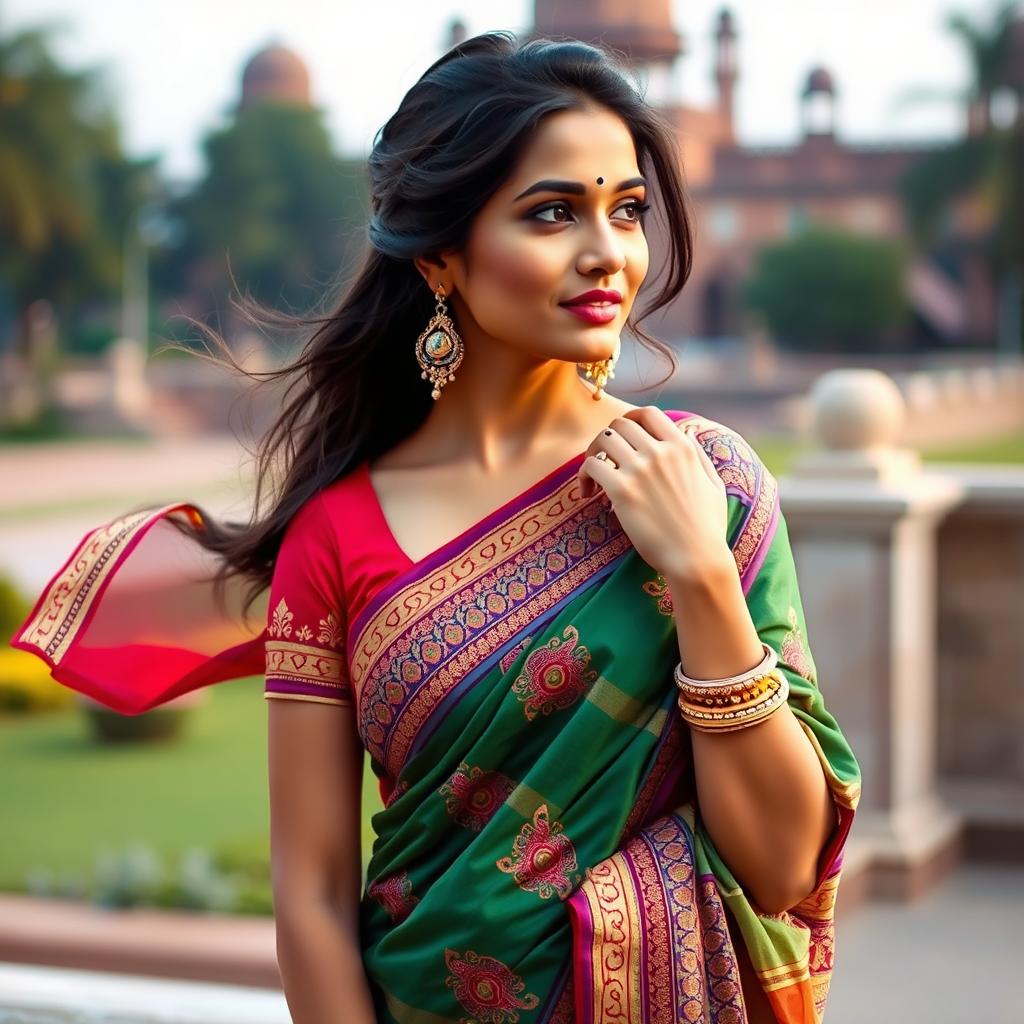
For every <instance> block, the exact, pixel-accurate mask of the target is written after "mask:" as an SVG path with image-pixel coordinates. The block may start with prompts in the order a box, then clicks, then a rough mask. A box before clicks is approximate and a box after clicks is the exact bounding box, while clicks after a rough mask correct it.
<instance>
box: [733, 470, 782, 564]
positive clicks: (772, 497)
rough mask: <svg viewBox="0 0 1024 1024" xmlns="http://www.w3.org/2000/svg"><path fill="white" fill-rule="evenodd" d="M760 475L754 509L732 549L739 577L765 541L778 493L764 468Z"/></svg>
mask: <svg viewBox="0 0 1024 1024" xmlns="http://www.w3.org/2000/svg"><path fill="white" fill-rule="evenodd" d="M761 474H762V476H761V486H760V487H759V488H758V491H757V499H756V500H755V502H754V507H753V508H752V509H751V510H750V514H749V515H748V516H747V521H746V522H745V523H744V524H743V529H742V531H741V532H740V535H739V537H738V538H737V539H736V544H735V546H734V547H733V557H734V558H735V559H736V568H737V569H739V571H740V575H741V576H742V575H743V573H745V572H746V571H747V568H748V567H749V566H750V564H751V562H753V560H754V556H755V555H756V554H757V552H758V550H759V549H760V547H761V544H762V542H763V541H764V539H765V531H766V530H767V529H768V525H769V523H771V521H772V515H773V513H774V511H775V504H776V500H777V498H778V493H779V485H778V483H777V482H776V480H775V477H773V476H772V475H771V473H769V472H768V470H767V469H765V468H764V467H762V469H761Z"/></svg>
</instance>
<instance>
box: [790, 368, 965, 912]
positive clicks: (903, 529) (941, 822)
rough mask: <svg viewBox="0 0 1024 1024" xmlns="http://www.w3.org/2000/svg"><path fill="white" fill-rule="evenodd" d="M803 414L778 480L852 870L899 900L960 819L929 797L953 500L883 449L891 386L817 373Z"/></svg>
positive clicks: (952, 485) (945, 483)
mask: <svg viewBox="0 0 1024 1024" xmlns="http://www.w3.org/2000/svg"><path fill="white" fill-rule="evenodd" d="M810 404H811V410H812V422H813V430H814V432H815V434H816V436H817V440H818V441H819V442H820V445H821V447H820V448H818V449H817V450H815V451H812V452H810V453H808V454H806V455H804V456H803V457H802V458H799V459H798V460H797V461H796V463H795V465H794V469H793V472H792V474H791V475H790V476H788V477H786V478H784V479H782V480H781V481H780V493H781V500H782V507H783V511H784V513H785V515H786V519H787V522H788V524H789V530H790V535H791V538H792V544H793V552H794V558H795V560H796V564H797V571H798V574H799V578H800V587H801V595H802V598H803V603H804V608H805V613H806V616H807V623H808V625H807V631H808V637H809V640H810V643H811V647H812V650H813V652H814V658H815V661H816V663H817V665H818V669H819V675H820V680H821V686H822V691H823V693H824V695H825V699H826V702H827V703H828V705H829V708H830V709H831V710H832V711H833V713H834V714H835V716H836V718H837V720H838V721H839V723H840V725H841V727H842V728H843V731H844V732H845V734H846V735H847V737H848V738H849V740H850V743H851V745H852V746H853V749H854V752H855V754H856V755H857V759H858V761H859V762H860V765H861V770H862V777H863V788H862V793H861V799H860V804H859V806H858V809H857V817H856V818H855V820H854V825H853V829H852V831H851V835H850V846H849V856H848V857H847V858H846V861H847V863H849V865H850V867H851V869H853V870H854V871H856V870H857V868H861V867H862V868H863V869H864V870H865V872H866V877H865V882H866V888H867V891H868V892H869V893H870V894H872V895H876V896H882V897H892V898H902V899H909V898H913V897H914V896H916V895H917V894H919V893H921V892H923V891H925V890H926V889H927V888H929V887H930V886H931V885H932V884H933V883H934V882H935V881H937V880H938V879H939V878H941V877H942V876H943V875H944V874H945V872H946V871H947V870H948V869H949V868H951V867H952V866H953V865H954V864H955V863H956V860H957V859H958V856H959V852H960V835H961V822H960V819H959V816H958V815H956V814H954V813H953V812H952V811H951V810H950V809H949V808H947V807H946V806H944V804H943V803H942V801H941V799H940V798H939V795H938V789H937V778H936V775H937V751H936V736H937V733H936V720H937V700H936V664H935V652H936V591H935V564H936V551H935V542H936V530H937V526H938V523H939V522H940V521H941V519H942V518H943V517H944V516H945V515H946V513H947V512H948V511H949V510H950V509H952V508H953V507H955V506H956V505H957V504H958V503H959V502H960V500H961V498H962V495H963V486H962V485H961V484H959V483H958V482H956V481H955V480H952V479H948V478H945V477H941V476H939V475H933V474H929V473H927V472H925V471H924V470H922V468H921V464H920V460H919V458H918V456H917V453H916V452H914V451H911V450H909V449H905V448H899V447H897V445H896V439H897V438H898V437H899V435H900V431H901V430H902V427H903V420H904V415H905V412H904V404H903V398H902V396H901V394H900V391H899V389H898V388H897V386H896V384H895V382H894V381H893V380H892V379H891V378H890V377H887V376H886V375H885V374H883V373H880V372H878V371H875V370H859V369H845V370H834V371H831V372H829V373H826V374H825V375H823V376H822V377H821V378H819V379H818V381H817V382H816V383H815V385H814V387H813V389H812V392H811V396H810Z"/></svg>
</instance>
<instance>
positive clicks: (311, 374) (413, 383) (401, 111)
mask: <svg viewBox="0 0 1024 1024" xmlns="http://www.w3.org/2000/svg"><path fill="white" fill-rule="evenodd" d="M593 106H600V107H603V108H606V109H608V110H609V111H611V112H613V113H615V114H618V115H619V117H621V118H622V120H623V121H624V122H625V124H626V125H627V126H628V128H629V131H630V133H631V135H632V138H633V142H634V145H635V147H636V151H637V160H638V164H639V167H640V170H641V173H643V174H645V175H647V176H648V178H649V180H652V179H653V181H654V183H655V184H656V190H655V195H654V197H653V199H654V200H655V203H654V205H655V208H656V209H658V212H659V214H660V216H661V217H663V218H664V233H665V239H666V241H667V257H666V260H665V265H664V267H663V268H662V269H663V270H664V271H665V274H664V280H663V282H662V283H661V286H660V288H658V289H657V291H656V292H655V294H653V295H652V296H651V297H650V299H649V301H648V302H647V304H646V306H645V308H644V309H643V310H642V311H641V312H640V313H639V314H637V313H636V312H635V307H634V312H633V313H632V314H631V317H630V320H629V321H627V327H628V329H629V330H630V331H631V333H632V334H633V335H634V336H635V337H636V338H637V339H638V340H639V341H641V342H642V343H643V344H645V345H647V346H648V347H650V348H652V349H653V350H655V351H657V352H660V353H661V354H662V355H664V356H666V357H667V358H668V360H669V363H670V366H671V369H670V371H669V373H671V372H672V370H674V368H675V360H674V356H673V354H672V351H671V349H670V348H669V347H668V346H667V345H665V344H664V343H663V342H661V341H658V340H657V339H655V338H652V337H651V336H649V335H648V334H646V333H645V332H644V331H643V330H642V329H641V328H640V327H639V325H638V322H639V321H640V320H641V319H643V318H644V317H646V316H648V315H650V313H652V312H654V311H655V310H658V309H661V308H662V307H664V306H666V305H668V303H670V302H671V301H672V300H673V299H674V298H675V297H676V296H677V295H678V294H679V292H680V291H682V288H683V285H684V284H685V282H686V280H687V278H688V277H689V274H690V268H691V262H692V248H693V242H692V232H691V217H690V214H689V210H688V201H687V197H686V194H685V191H684V188H683V177H682V172H681V168H680V158H679V153H678V150H677V146H676V139H675V135H674V133H673V130H672V129H671V127H670V126H669V125H668V124H667V122H666V121H665V120H664V119H663V118H662V117H661V116H660V115H659V114H658V113H657V112H656V111H655V110H654V109H653V108H652V107H651V106H649V105H648V104H647V103H646V102H645V100H644V98H643V96H642V94H641V93H640V91H639V89H638V87H637V84H636V83H635V82H634V80H633V79H632V77H631V76H630V74H629V72H628V70H627V69H626V68H625V67H624V66H623V65H621V64H619V63H618V62H617V61H616V59H615V58H614V57H613V56H611V55H610V54H609V53H608V52H606V51H605V50H603V49H600V48H598V47H596V46H591V45H588V44H586V43H583V42H578V41H574V40H562V41H556V40H552V39H543V38H542V39H532V40H530V41H528V42H521V41H519V40H517V38H516V37H515V36H514V35H513V34H512V33H510V32H505V31H500V32H486V33H484V34H482V35H478V36H475V37H473V38H471V39H467V40H466V41H464V42H462V43H459V44H458V45H456V46H454V47H452V48H451V49H450V50H448V52H447V53H445V54H444V56H442V57H441V58H439V59H438V60H437V61H435V62H434V64H432V65H431V66H430V67H429V68H428V69H427V71H426V72H425V73H424V74H423V75H422V77H421V78H420V79H419V81H417V82H416V84H415V85H414V86H413V87H412V88H411V89H410V90H409V91H408V92H407V93H406V95H405V97H404V98H403V99H402V102H401V104H400V105H399V107H398V109H397V110H396V111H395V113H394V114H393V115H392V116H391V118H390V119H389V120H388V122H387V123H386V124H385V125H384V126H383V128H381V129H380V131H379V132H378V133H377V136H376V138H375V140H374V145H373V148H372V150H371V152H370V156H369V161H368V167H369V180H370V201H371V216H370V221H369V224H368V228H367V244H366V246H365V250H364V252H363V254H362V256H361V258H360V260H359V262H358V264H357V267H356V269H355V272H354V274H353V275H352V277H351V280H350V281H348V282H347V283H346V284H344V286H343V287H342V289H341V292H340V294H339V296H338V297H337V299H336V300H335V304H334V307H333V309H331V310H330V312H328V313H327V314H326V315H316V316H298V317H297V316H294V315H291V314H283V313H280V312H276V311H273V310H269V309H265V308H263V307H261V306H258V305H257V304H256V303H255V302H254V301H252V300H250V299H249V298H248V297H247V298H246V299H244V300H243V301H242V303H240V304H238V303H236V305H239V308H241V309H242V310H243V312H244V313H245V314H246V315H248V316H250V317H251V318H252V319H254V320H255V321H257V322H262V323H263V324H266V325H268V326H271V327H280V328H296V327H298V328H299V329H303V330H308V329H310V328H311V329H312V333H311V334H310V336H309V337H308V340H307V341H306V343H305V344H304V345H303V346H302V349H301V352H300V354H299V355H298V357H297V358H296V359H294V360H293V361H292V362H291V363H289V364H288V365H286V366H284V367H283V368H280V369H275V370H271V371H263V372H249V371H246V370H244V369H243V368H242V367H240V366H239V365H238V364H237V362H236V361H235V359H234V357H233V356H232V354H231V351H230V349H229V348H228V347H227V345H226V344H225V343H224V342H223V340H222V339H221V338H220V337H219V336H218V335H216V333H215V332H213V331H212V330H211V329H209V328H207V327H206V326H205V325H201V324H197V326H199V327H200V328H201V330H202V331H203V333H204V335H206V336H207V337H209V338H211V339H212V340H214V342H215V343H216V344H217V346H218V347H219V348H220V349H221V351H223V352H224V353H225V355H226V357H227V359H228V360H229V361H230V363H231V365H232V366H233V367H234V368H235V369H236V370H238V371H240V372H242V373H245V374H246V376H249V377H251V378H254V379H259V378H264V379H269V380H271V381H273V382H285V383H286V384H287V387H286V388H285V390H284V399H283V402H282V409H281V412H280V414H279V415H278V416H277V418H276V420H275V421H274V422H273V423H272V425H271V427H270V429H269V430H268V431H267V433H266V434H265V435H264V437H263V438H262V440H261V442H260V444H259V447H258V451H257V453H256V494H255V502H254V506H253V512H252V520H251V521H250V522H248V523H230V522H224V523H218V522H217V521H215V520H214V519H213V518H212V517H210V516H208V515H206V514H205V513H204V523H203V524H202V526H200V527H193V526H192V525H191V524H184V523H176V524H175V525H177V526H178V527H179V528H180V529H183V530H186V531H187V532H189V533H193V534H194V535H195V538H196V539H197V540H198V542H199V543H200V544H202V545H203V547H204V548H206V549H207V550H210V551H214V552H216V553H217V554H218V555H219V556H220V560H221V568H220V570H219V573H218V579H220V580H221V582H223V580H224V579H226V578H227V577H231V576H235V575H240V576H242V577H243V578H247V579H248V580H249V581H250V582H251V587H250V588H249V589H248V592H247V597H248V599H247V601H246V604H245V607H246V609H248V608H249V607H250V606H251V604H252V602H253V601H254V600H255V599H256V597H257V596H258V595H259V594H260V592H261V591H262V590H263V589H264V588H265V587H266V586H268V585H269V583H270V580H271V577H272V574H273V566H274V560H275V558H276V555H277V552H278V549H279V547H280V544H281V540H282V537H283V536H284V532H285V528H286V527H287V524H288V522H289V521H290V520H291V518H292V517H293V516H294V515H295V513H296V512H297V511H298V510H299V508H301V507H302V505H303V504H305V502H306V501H308V500H309V499H310V498H311V497H312V496H313V495H315V494H316V493H317V492H318V491H320V490H321V489H322V488H324V487H326V486H327V485H328V484H330V483H332V482H333V481H335V480H337V479H338V478H339V477H341V476H342V475H343V474H345V473H346V472H347V471H348V470H349V469H351V468H353V467H354V466H356V465H358V464H359V463H360V462H361V461H362V460H364V459H373V458H374V457H375V456H377V455H378V454H380V453H382V452H384V451H387V450H388V449H389V448H391V447H393V446H394V445H395V444H396V443H397V442H398V441H400V440H401V439H402V438H404V437H406V436H408V435H409V434H411V433H413V432H414V431H415V430H416V428H417V427H418V426H419V425H420V424H421V423H422V422H423V421H424V419H425V418H426V416H427V413H428V411H429V409H430V406H431V404H432V402H433V399H432V398H431V397H430V388H429V387H428V386H427V384H426V383H425V382H424V381H423V380H422V379H421V377H420V368H419V365H418V363H417V362H416V359H415V356H414V354H413V345H414V342H415V339H416V337H417V336H418V335H419V333H420V332H421V331H422V330H423V327H424V325H425V324H426V323H427V321H428V320H429V319H430V317H431V316H432V314H433V312H434V299H433V296H432V295H431V294H430V291H429V289H428V288H426V287H425V286H424V283H423V279H422V277H421V275H420V273H419V271H418V270H417V269H416V267H415V265H414V263H413V259H414V257H417V256H421V255H424V256H430V255H433V254H436V253H440V252H442V251H444V250H447V249H459V248H462V247H463V246H464V245H465V242H466V239H467V236H468V234H469V228H470V225H471V222H472V220H473V217H474V215H475V214H476V212H477V211H478V210H479V209H480V208H481V207H482V206H483V205H484V204H485V203H486V202H487V200H488V199H489V198H490V196H491V195H493V194H494V192H496V191H497V189H498V188H499V187H500V186H501V184H502V182H503V180H504V178H505V175H506V174H507V169H508V168H509V167H511V166H514V163H515V160H516V157H517V155H518V154H519V153H520V152H522V150H523V149H524V148H525V147H526V146H527V145H528V144H529V142H530V138H531V136H532V134H533V133H534V132H535V131H536V129H537V127H538V125H539V124H540V122H541V121H542V119H543V118H544V117H546V116H547V115H549V114H553V113H555V112H558V111H565V110H579V109H584V108H588V107H593ZM646 287H647V282H645V289H646ZM202 358H208V357H206V356H202ZM666 379H667V378H666ZM268 490H270V491H271V494H270V501H269V505H270V507H269V509H267V511H266V512H265V513H264V512H263V511H262V509H263V506H264V505H265V504H267V502H266V500H265V499H266V492H267V491H268Z"/></svg>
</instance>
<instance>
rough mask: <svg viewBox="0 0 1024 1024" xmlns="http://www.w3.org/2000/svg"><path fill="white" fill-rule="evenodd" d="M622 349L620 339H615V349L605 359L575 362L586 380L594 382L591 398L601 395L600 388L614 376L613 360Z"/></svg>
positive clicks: (597, 397) (595, 398)
mask: <svg viewBox="0 0 1024 1024" xmlns="http://www.w3.org/2000/svg"><path fill="white" fill-rule="evenodd" d="M621 351H622V339H621V338H616V339H615V349H614V350H613V351H612V354H611V355H610V356H609V357H608V358H607V359H599V360H597V362H594V363H577V364H576V365H577V366H578V367H579V368H580V369H581V370H582V371H583V375H584V376H585V377H586V378H587V380H592V381H593V382H594V389H595V390H594V391H593V393H592V394H591V396H590V397H591V398H593V399H594V401H595V402H596V401H597V400H598V399H599V398H600V397H601V389H602V388H604V387H605V386H606V385H607V383H608V381H609V380H610V379H611V378H612V377H614V376H615V361H616V360H617V359H618V358H619V353H620V352H621Z"/></svg>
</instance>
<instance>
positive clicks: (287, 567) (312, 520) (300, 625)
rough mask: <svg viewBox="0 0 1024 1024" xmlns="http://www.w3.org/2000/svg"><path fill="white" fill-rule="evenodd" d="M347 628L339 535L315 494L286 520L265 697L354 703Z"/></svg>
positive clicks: (270, 615)
mask: <svg viewBox="0 0 1024 1024" xmlns="http://www.w3.org/2000/svg"><path fill="white" fill-rule="evenodd" d="M345 632H346V622H345V602H344V599H343V590H342V581H341V566H340V561H339V559H338V553H337V547H336V544H335V537H334V533H333V531H332V529H331V526H330V522H329V521H328V520H327V517H326V515H325V512H324V509H323V504H322V499H321V496H320V495H316V496H315V497H313V498H312V499H310V501H308V502H307V503H306V504H305V505H303V506H302V508H301V509H299V511H298V512H297V513H296V514H295V516H294V517H293V518H292V520H291V522H290V523H289V524H288V526H287V528H286V530H285V534H284V539H283V540H282V542H281V547H280V550H279V551H278V555H277V560H276V562H275V564H274V573H273V577H272V580H271V584H270V601H269V604H268V606H267V631H266V683H265V687H264V693H263V695H264V697H267V698H270V697H275V698H277V697H280V698H284V699H287V700H306V701H316V702H320V703H324V704H344V705H349V706H352V705H353V704H354V700H353V695H352V687H351V683H350V679H349V673H348V665H347V660H346V656H345V650H344V642H345Z"/></svg>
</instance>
